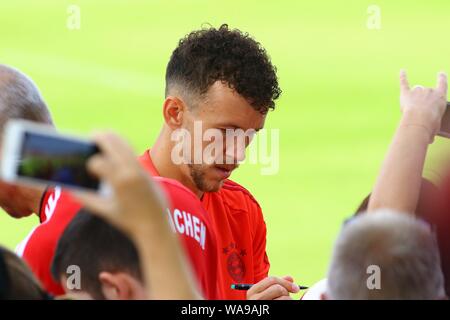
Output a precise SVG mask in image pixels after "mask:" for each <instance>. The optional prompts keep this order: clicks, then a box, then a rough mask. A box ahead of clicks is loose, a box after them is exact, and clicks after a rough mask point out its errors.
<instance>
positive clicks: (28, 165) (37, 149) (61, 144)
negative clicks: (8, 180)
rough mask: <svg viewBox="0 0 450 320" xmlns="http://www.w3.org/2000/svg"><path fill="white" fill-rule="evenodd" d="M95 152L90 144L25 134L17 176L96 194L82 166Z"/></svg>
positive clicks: (95, 184) (95, 183)
mask: <svg viewBox="0 0 450 320" xmlns="http://www.w3.org/2000/svg"><path fill="white" fill-rule="evenodd" d="M98 152H99V149H98V147H97V146H96V145H95V144H93V143H90V142H83V141H75V140H71V139H66V138H64V137H55V136H47V135H44V134H39V133H34V132H33V133H31V132H25V133H24V137H23V143H22V149H21V151H20V157H19V159H18V161H19V163H18V166H17V175H18V176H21V177H26V178H31V179H38V180H44V181H48V182H50V183H51V184H55V185H59V184H61V185H66V186H70V187H81V188H87V189H93V190H96V191H97V190H98V189H99V185H100V182H99V180H98V179H97V178H95V177H93V176H92V175H91V174H89V173H88V171H87V169H86V162H87V160H88V159H89V158H90V157H91V156H92V155H94V154H96V153H98Z"/></svg>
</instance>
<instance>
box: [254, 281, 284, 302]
mask: <svg viewBox="0 0 450 320" xmlns="http://www.w3.org/2000/svg"><path fill="white" fill-rule="evenodd" d="M286 296H289V291H287V290H286V288H285V287H283V286H282V285H279V284H274V285H272V286H270V287H269V288H267V289H266V290H264V291H263V292H260V293H259V294H258V295H256V300H274V299H278V298H281V297H286Z"/></svg>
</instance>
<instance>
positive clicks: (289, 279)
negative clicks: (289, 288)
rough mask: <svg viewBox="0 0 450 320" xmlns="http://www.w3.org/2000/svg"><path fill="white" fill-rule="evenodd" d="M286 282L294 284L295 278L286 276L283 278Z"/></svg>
mask: <svg viewBox="0 0 450 320" xmlns="http://www.w3.org/2000/svg"><path fill="white" fill-rule="evenodd" d="M282 278H283V279H284V280H287V281H289V282H294V278H292V277H291V276H284V277H282Z"/></svg>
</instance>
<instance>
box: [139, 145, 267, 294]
mask: <svg viewBox="0 0 450 320" xmlns="http://www.w3.org/2000/svg"><path fill="white" fill-rule="evenodd" d="M140 161H141V163H142V165H143V166H144V168H146V169H147V170H148V171H149V173H150V174H152V175H159V174H158V171H157V169H156V168H155V166H154V164H153V162H152V160H151V158H150V154H149V151H146V152H145V153H144V154H143V155H142V156H141V157H140ZM202 204H203V206H204V208H205V209H206V211H207V213H208V215H209V217H210V219H211V220H212V224H213V227H214V229H215V231H216V237H217V241H218V250H219V259H220V262H219V263H220V272H221V278H222V286H223V292H224V298H225V299H245V298H246V292H245V291H237V290H232V289H231V285H232V284H234V283H256V282H258V281H260V280H262V279H264V278H265V277H267V276H268V272H269V268H270V263H269V259H268V257H267V254H266V224H265V222H264V218H263V215H262V211H261V208H260V206H259V204H258V203H257V202H256V200H255V199H254V198H253V196H252V195H251V194H250V192H249V191H247V190H246V189H245V188H244V187H242V186H240V185H239V184H237V183H235V182H233V181H231V180H226V181H225V182H224V184H223V187H222V188H221V189H220V190H219V191H217V192H206V193H205V194H204V195H203V198H202Z"/></svg>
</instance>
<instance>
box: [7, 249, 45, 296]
mask: <svg viewBox="0 0 450 320" xmlns="http://www.w3.org/2000/svg"><path fill="white" fill-rule="evenodd" d="M45 299H50V297H49V295H48V294H47V293H46V292H45V291H44V290H43V289H42V287H41V285H40V284H39V281H38V280H37V279H36V278H35V277H34V275H33V273H32V272H31V270H30V269H29V268H28V266H27V265H26V264H25V262H23V261H22V260H21V259H20V258H19V257H18V256H17V255H16V254H14V253H13V252H11V251H9V250H8V249H6V248H3V247H1V246H0V300H45Z"/></svg>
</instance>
